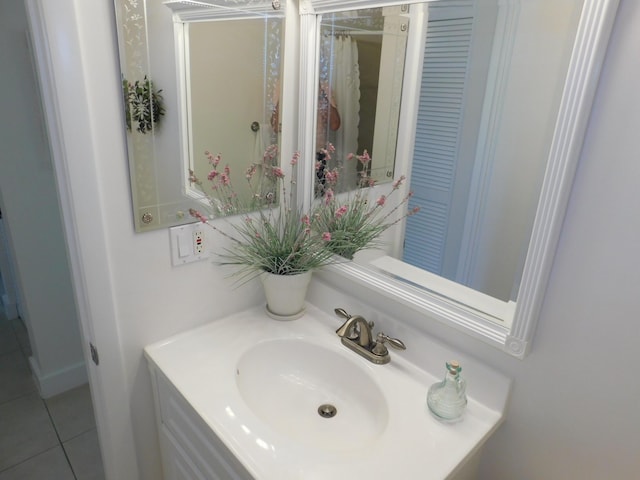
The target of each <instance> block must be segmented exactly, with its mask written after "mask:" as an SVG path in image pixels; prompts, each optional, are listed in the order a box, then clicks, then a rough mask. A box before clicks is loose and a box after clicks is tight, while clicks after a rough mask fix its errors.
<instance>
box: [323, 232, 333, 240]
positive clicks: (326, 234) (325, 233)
mask: <svg viewBox="0 0 640 480" xmlns="http://www.w3.org/2000/svg"><path fill="white" fill-rule="evenodd" d="M322 240H324V241H325V242H329V241H330V240H331V232H324V233H323V234H322Z"/></svg>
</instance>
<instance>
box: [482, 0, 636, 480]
mask: <svg viewBox="0 0 640 480" xmlns="http://www.w3.org/2000/svg"><path fill="white" fill-rule="evenodd" d="M638 45H640V3H638V2H637V1H635V0H622V1H621V2H620V9H619V12H618V15H617V19H616V23H615V26H614V30H613V34H612V38H611V42H610V45H609V49H608V52H607V56H606V60H605V65H604V70H603V73H602V76H601V79H600V85H599V88H598V91H597V94H596V98H595V105H594V108H593V111H592V114H591V120H590V124H589V128H588V131H587V138H586V141H585V144H584V147H583V152H582V156H581V159H580V164H579V167H578V172H577V176H576V179H575V183H574V187H573V192H572V196H571V200H570V203H569V209H568V212H567V217H566V220H565V224H564V227H563V231H562V236H561V239H560V244H559V248H558V251H557V254H556V260H555V264H554V268H553V271H552V274H551V280H550V283H549V287H548V289H547V294H546V298H545V302H544V306H543V309H542V312H541V316H540V322H539V324H538V330H537V334H536V337H535V339H534V343H533V351H532V353H531V355H529V356H528V357H527V358H526V359H525V360H524V361H522V362H515V363H514V362H502V361H501V359H500V358H497V357H496V358H492V359H491V362H492V363H494V364H496V365H497V366H502V369H503V370H504V371H505V372H507V373H508V374H510V375H511V376H512V377H513V378H514V379H515V389H514V392H513V399H512V406H511V409H510V411H509V416H508V417H507V422H506V423H505V424H504V425H503V426H502V428H501V429H500V430H499V431H498V432H497V434H496V436H495V437H494V438H493V439H491V440H490V441H489V444H488V447H487V450H486V453H485V455H484V457H483V461H482V474H483V475H482V478H483V479H491V480H499V479H542V478H545V479H560V478H563V479H603V478H611V479H613V478H620V479H623V478H637V477H638V475H639V472H640V456H639V455H638V446H639V445H640V415H638V412H637V405H638V398H639V397H640V381H638V380H637V377H636V375H635V372H634V371H633V366H634V365H635V363H636V362H637V352H638V339H639V338H640V337H639V333H640V329H639V326H638V310H639V309H640V295H639V294H638V292H640V269H639V268H638V267H639V264H640V253H639V252H640V241H639V240H638V239H639V236H640V224H639V223H638V212H639V211H640V210H639V207H640V200H639V198H640V197H638V192H639V191H640V162H638V152H640V137H639V135H638V132H639V131H640V91H639V90H638V82H637V79H638V78H640V57H639V56H638ZM492 357H494V356H493V355H492ZM622 365H630V366H632V368H631V369H627V368H624V367H623V368H621V366H622Z"/></svg>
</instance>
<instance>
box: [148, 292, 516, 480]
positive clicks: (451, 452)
mask: <svg viewBox="0 0 640 480" xmlns="http://www.w3.org/2000/svg"><path fill="white" fill-rule="evenodd" d="M335 323H336V321H335V318H333V317H331V316H329V315H327V314H326V313H324V312H322V311H320V310H319V309H318V308H316V307H314V306H312V305H309V304H307V309H306V313H305V315H304V316H303V317H302V318H300V319H298V320H295V321H291V322H281V321H276V320H273V319H270V318H268V317H267V315H266V313H265V311H264V307H262V308H258V307H256V308H252V309H249V310H246V311H244V312H239V313H237V314H235V315H232V316H231V317H228V318H226V319H222V320H217V321H215V322H212V323H210V324H207V325H203V326H201V327H199V328H196V329H194V330H190V331H187V332H183V333H181V334H178V335H176V336H174V337H171V338H169V339H166V340H163V341H161V342H158V343H156V344H153V345H149V346H147V347H146V348H145V356H146V358H147V361H148V364H149V368H150V371H151V377H152V382H153V392H154V396H155V408H156V416H157V424H158V432H159V436H160V443H161V448H162V456H163V459H162V461H163V466H164V470H165V480H190V479H202V480H218V479H219V480H251V479H255V480H354V479H361V478H362V479H365V478H366V479H369V480H382V479H388V478H402V479H407V480H413V479H416V480H418V479H419V480H445V479H446V480H471V479H473V478H475V470H476V466H477V460H478V458H479V452H480V451H481V449H482V446H483V444H484V442H485V441H486V440H487V438H489V436H491V434H492V433H493V432H494V431H495V430H496V429H497V428H498V426H499V425H500V423H501V422H502V420H503V418H504V410H505V407H506V401H507V397H508V391H509V383H510V382H509V381H508V379H505V378H504V377H502V376H501V375H499V374H497V373H495V372H493V373H492V372H491V371H489V370H487V369H486V368H483V367H481V366H480V365H478V364H477V363H474V362H473V360H471V359H467V358H463V357H458V358H460V360H461V362H464V363H463V364H465V365H468V372H469V376H470V378H469V380H470V383H471V387H470V388H468V389H467V390H468V395H467V397H468V404H467V407H466V410H465V413H464V416H463V419H462V420H461V421H459V422H456V423H454V424H443V423H441V422H439V421H438V420H436V419H434V418H433V416H432V415H430V414H429V412H428V411H427V410H426V406H425V395H426V392H427V389H428V387H429V386H430V385H431V384H433V383H434V382H436V381H439V380H440V378H438V377H439V374H440V373H441V372H440V371H441V370H442V367H440V368H438V372H434V373H431V372H429V371H427V370H424V369H422V368H419V367H417V365H416V364H414V363H411V362H410V361H408V360H407V359H406V358H404V357H405V356H407V355H403V353H405V352H400V353H397V352H395V351H394V352H393V353H395V355H393V356H392V359H391V362H390V363H389V364H386V365H374V364H373V363H371V362H369V361H367V360H366V359H364V358H362V357H361V356H359V355H356V354H355V353H354V352H353V351H351V350H350V349H348V348H346V347H344V346H343V345H342V344H341V342H340V339H339V337H338V336H337V335H336V334H335ZM410 344H411V348H414V349H415V350H416V353H419V352H429V355H431V356H430V357H429V358H426V357H424V358H423V359H422V361H420V363H421V364H429V365H436V367H439V365H440V364H441V363H443V362H444V359H448V358H451V355H452V353H453V352H451V351H449V350H447V349H443V347H442V346H439V345H438V344H436V343H434V342H433V341H431V340H429V339H428V338H425V339H423V340H420V339H419V338H418V337H417V336H412V338H411V342H410ZM327 406H330V407H333V415H330V416H327V415H323V413H325V412H326V410H325V409H324V407H327Z"/></svg>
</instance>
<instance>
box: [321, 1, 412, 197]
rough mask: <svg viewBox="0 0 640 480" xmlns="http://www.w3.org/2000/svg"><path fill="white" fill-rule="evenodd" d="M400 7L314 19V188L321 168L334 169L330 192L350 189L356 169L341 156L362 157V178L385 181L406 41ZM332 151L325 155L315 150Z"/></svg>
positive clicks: (392, 155) (388, 175)
mask: <svg viewBox="0 0 640 480" xmlns="http://www.w3.org/2000/svg"><path fill="white" fill-rule="evenodd" d="M407 13H408V6H407V5H403V6H396V7H387V8H382V7H379V8H364V9H359V10H350V11H347V12H335V13H328V14H325V15H323V16H322V19H321V23H320V37H319V60H318V77H319V79H318V89H319V92H318V100H317V114H316V131H315V155H316V161H318V162H320V163H321V166H320V169H319V171H318V174H317V175H316V190H321V189H322V188H321V187H322V185H321V184H322V182H323V180H324V179H323V175H324V173H325V172H326V171H330V170H333V169H336V168H337V169H338V170H339V171H340V177H339V181H338V183H337V185H335V186H334V191H335V192H336V193H340V192H344V191H348V190H352V189H354V188H356V187H357V184H358V180H359V178H360V177H359V172H358V169H362V167H363V165H362V164H359V163H358V162H347V161H346V159H347V157H348V155H349V154H357V153H360V154H361V153H363V152H364V151H365V150H366V151H367V152H368V153H369V155H370V156H371V158H372V160H371V161H370V162H369V163H368V164H367V165H366V168H367V177H368V178H370V179H372V180H374V181H375V182H376V183H378V184H381V183H386V182H390V181H391V180H392V177H393V167H394V163H395V151H396V139H397V136H398V121H399V115H400V99H401V95H402V81H403V67H404V58H405V51H406V44H407V32H408V23H409V18H408V16H407ZM327 144H331V145H332V146H333V148H334V149H335V151H334V152H333V154H332V155H330V156H329V157H330V158H325V153H324V152H323V149H325V148H326V146H327Z"/></svg>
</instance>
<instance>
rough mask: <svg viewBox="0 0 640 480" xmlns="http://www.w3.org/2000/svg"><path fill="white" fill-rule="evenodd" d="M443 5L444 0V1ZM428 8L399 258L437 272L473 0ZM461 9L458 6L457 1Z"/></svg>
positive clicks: (447, 220)
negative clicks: (412, 210) (412, 211)
mask: <svg viewBox="0 0 640 480" xmlns="http://www.w3.org/2000/svg"><path fill="white" fill-rule="evenodd" d="M443 3H445V2H443ZM468 3H469V5H468V6H467V7H464V8H460V7H456V8H447V7H446V6H443V7H441V8H436V9H432V8H430V10H429V21H428V26H427V33H426V35H427V38H426V45H425V52H424V63H423V70H422V86H421V91H420V99H419V102H420V103H419V109H418V121H417V128H416V141H415V150H414V157H413V163H412V170H411V189H412V190H413V192H414V196H413V198H412V201H411V205H410V206H411V207H413V206H416V205H418V206H420V207H421V212H420V214H419V215H414V216H412V217H409V219H408V222H407V227H406V231H405V244H404V254H403V260H404V261H405V262H408V263H411V264H412V265H415V266H418V267H421V268H423V269H425V270H428V271H430V272H433V273H436V274H441V273H442V265H443V259H444V254H445V244H446V242H447V236H448V231H449V223H450V218H449V216H450V211H451V203H452V194H453V185H454V181H455V178H456V169H457V162H456V159H457V157H458V150H459V146H460V137H461V131H462V124H463V122H462V120H463V119H462V116H463V105H464V97H465V91H466V88H465V86H466V84H467V71H468V65H469V56H470V47H471V37H472V28H473V7H472V6H471V3H472V2H468ZM457 4H458V5H459V4H460V2H457Z"/></svg>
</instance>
